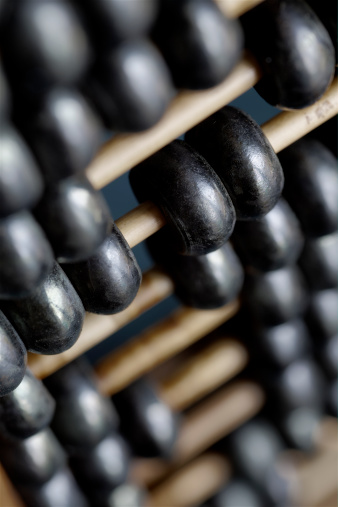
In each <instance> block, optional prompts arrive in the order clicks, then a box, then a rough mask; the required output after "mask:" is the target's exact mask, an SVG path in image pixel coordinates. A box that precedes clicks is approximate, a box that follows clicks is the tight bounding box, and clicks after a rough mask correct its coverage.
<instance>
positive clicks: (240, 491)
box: [203, 476, 265, 507]
mask: <svg viewBox="0 0 338 507" xmlns="http://www.w3.org/2000/svg"><path fill="white" fill-rule="evenodd" d="M203 507H265V502H264V499H263V498H262V496H261V495H260V493H259V491H258V490H257V488H255V486H254V485H253V484H252V483H250V482H249V481H248V480H246V479H244V478H243V477H240V476H238V477H234V478H232V479H230V480H229V481H228V482H227V483H226V485H225V486H223V488H222V489H221V490H220V491H219V492H218V493H217V494H216V495H215V496H213V498H212V499H210V500H209V501H208V502H207V503H206V504H203Z"/></svg>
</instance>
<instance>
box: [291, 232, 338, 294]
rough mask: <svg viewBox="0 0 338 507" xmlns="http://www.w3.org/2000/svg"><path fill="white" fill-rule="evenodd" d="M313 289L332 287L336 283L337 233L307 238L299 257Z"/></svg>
mask: <svg viewBox="0 0 338 507" xmlns="http://www.w3.org/2000/svg"><path fill="white" fill-rule="evenodd" d="M299 264H300V267H301V269H302V271H303V273H304V275H305V278H306V281H307V283H308V284H309V286H310V287H311V289H313V290H323V289H333V288H335V287H337V283H338V233H337V232H335V233H333V234H328V235H327V236H321V237H320V238H315V239H308V240H307V241H306V243H305V247H304V250H303V252H302V255H301V257H300V259H299Z"/></svg>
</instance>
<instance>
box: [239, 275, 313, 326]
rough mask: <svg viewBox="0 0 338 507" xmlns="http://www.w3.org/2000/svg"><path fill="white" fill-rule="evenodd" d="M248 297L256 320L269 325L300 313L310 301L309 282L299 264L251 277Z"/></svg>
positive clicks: (285, 320) (280, 322) (247, 301)
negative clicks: (298, 267) (306, 281)
mask: <svg viewBox="0 0 338 507" xmlns="http://www.w3.org/2000/svg"><path fill="white" fill-rule="evenodd" d="M244 298H245V303H246V305H247V307H248V308H249V310H250V312H251V314H252V315H253V317H254V319H255V320H256V321H257V322H258V324H260V325H266V326H270V325H271V326H274V325H277V324H282V323H284V322H287V321H289V320H291V319H293V318H295V317H298V316H300V315H301V314H302V313H303V312H304V311H305V309H306V305H307V303H308V294H307V289H306V285H305V281H304V279H303V277H302V274H301V272H300V271H299V269H297V267H296V266H292V267H286V268H282V269H278V270H276V271H270V272H269V273H264V275H253V276H250V277H248V279H247V282H246V285H245V289H244Z"/></svg>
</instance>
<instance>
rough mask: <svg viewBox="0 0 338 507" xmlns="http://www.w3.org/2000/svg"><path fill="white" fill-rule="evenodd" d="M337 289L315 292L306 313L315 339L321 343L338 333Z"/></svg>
mask: <svg viewBox="0 0 338 507" xmlns="http://www.w3.org/2000/svg"><path fill="white" fill-rule="evenodd" d="M337 308H338V293H337V289H327V290H321V291H318V292H313V293H312V294H311V296H310V301H309V306H308V308H307V311H306V322H307V324H308V327H309V330H310V333H311V335H312V337H313V339H314V340H315V341H316V342H318V343H320V342H322V340H323V339H325V338H326V339H329V338H331V337H332V336H334V335H335V334H336V333H337V329H338V312H337Z"/></svg>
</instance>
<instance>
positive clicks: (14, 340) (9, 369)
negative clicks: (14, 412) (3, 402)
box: [0, 311, 27, 396]
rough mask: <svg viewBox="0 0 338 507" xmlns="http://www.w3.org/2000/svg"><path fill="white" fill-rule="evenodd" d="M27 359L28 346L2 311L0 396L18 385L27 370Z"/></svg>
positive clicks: (0, 328) (0, 318) (0, 316)
mask: <svg viewBox="0 0 338 507" xmlns="http://www.w3.org/2000/svg"><path fill="white" fill-rule="evenodd" d="M26 361H27V352H26V347H25V346H24V344H23V343H22V341H21V339H20V337H19V335H18V334H17V332H16V331H15V329H14V328H13V327H12V326H11V324H10V323H9V322H8V320H7V319H6V317H5V316H4V314H3V313H2V312H1V311H0V396H5V395H6V394H9V393H10V392H12V391H13V390H14V389H16V388H17V387H18V385H19V384H20V382H21V381H22V379H23V376H24V374H25V371H26Z"/></svg>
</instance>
